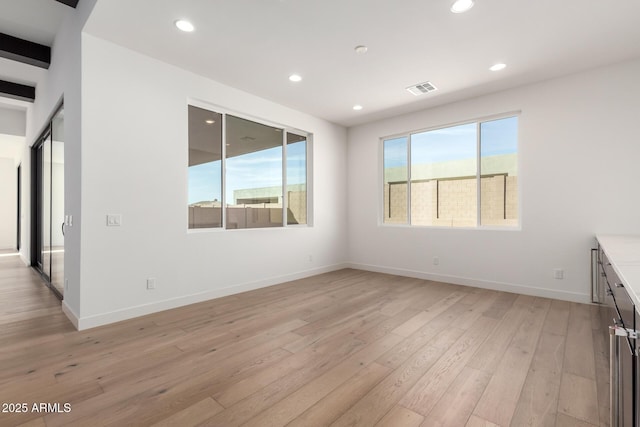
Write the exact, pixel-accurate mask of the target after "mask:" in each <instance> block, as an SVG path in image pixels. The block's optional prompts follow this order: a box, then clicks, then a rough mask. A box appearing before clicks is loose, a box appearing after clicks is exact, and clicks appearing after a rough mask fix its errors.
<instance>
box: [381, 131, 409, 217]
mask: <svg viewBox="0 0 640 427" xmlns="http://www.w3.org/2000/svg"><path fill="white" fill-rule="evenodd" d="M407 141H408V138H407V137H401V138H395V139H388V140H386V141H384V143H383V144H384V147H383V151H384V222H385V223H388V224H406V223H407V218H408V217H407V202H408V200H407V196H408V192H409V186H408V185H407V174H408V168H407V165H408V162H407Z"/></svg>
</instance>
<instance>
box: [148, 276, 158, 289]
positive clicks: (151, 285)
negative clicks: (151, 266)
mask: <svg viewBox="0 0 640 427" xmlns="http://www.w3.org/2000/svg"><path fill="white" fill-rule="evenodd" d="M155 288H156V279H155V278H153V277H150V278H148V279H147V290H152V289H155Z"/></svg>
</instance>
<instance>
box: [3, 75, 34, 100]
mask: <svg viewBox="0 0 640 427" xmlns="http://www.w3.org/2000/svg"><path fill="white" fill-rule="evenodd" d="M0 96H4V97H7V98H11V99H18V100H20V101H27V102H33V101H34V100H35V99H36V88H35V87H33V86H26V85H21V84H19V83H13V82H8V81H6V80H0Z"/></svg>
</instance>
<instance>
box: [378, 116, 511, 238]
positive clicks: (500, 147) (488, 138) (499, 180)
mask: <svg viewBox="0 0 640 427" xmlns="http://www.w3.org/2000/svg"><path fill="white" fill-rule="evenodd" d="M517 126H518V119H517V117H507V118H502V119H498V120H491V121H485V122H473V123H467V124H462V125H458V126H452V127H447V128H441V129H435V130H430V131H425V132H419V133H414V134H411V135H408V136H403V137H395V138H392V139H386V140H384V141H383V157H384V159H383V165H384V166H383V169H384V178H383V179H384V197H383V201H384V208H383V215H384V222H385V223H387V224H411V225H424V226H445V227H476V226H478V225H493V226H517V225H518V162H517ZM478 181H479V182H480V186H478Z"/></svg>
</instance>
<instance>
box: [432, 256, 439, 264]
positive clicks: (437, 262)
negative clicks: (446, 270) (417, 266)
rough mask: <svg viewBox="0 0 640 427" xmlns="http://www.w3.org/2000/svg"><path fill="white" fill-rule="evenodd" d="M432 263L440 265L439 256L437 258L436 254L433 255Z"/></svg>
mask: <svg viewBox="0 0 640 427" xmlns="http://www.w3.org/2000/svg"><path fill="white" fill-rule="evenodd" d="M433 265H440V258H438V257H437V256H434V257H433Z"/></svg>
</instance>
